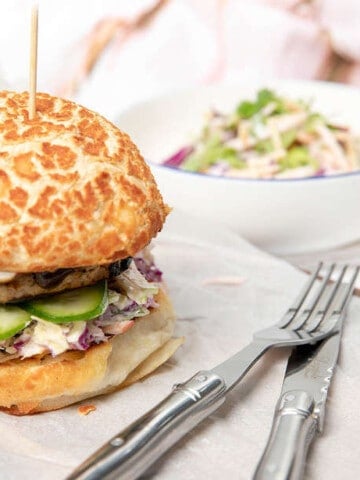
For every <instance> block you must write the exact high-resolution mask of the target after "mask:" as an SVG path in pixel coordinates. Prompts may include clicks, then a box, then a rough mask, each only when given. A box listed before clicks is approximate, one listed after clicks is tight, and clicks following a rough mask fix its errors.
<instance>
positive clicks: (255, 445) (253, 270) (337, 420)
mask: <svg viewBox="0 0 360 480" xmlns="http://www.w3.org/2000/svg"><path fill="white" fill-rule="evenodd" d="M155 243H156V246H155V248H154V254H155V256H156V258H157V263H158V264H159V265H160V266H161V268H162V269H163V271H164V272H165V279H166V281H167V283H168V286H169V289H170V293H171V296H172V298H173V301H174V304H175V308H176V310H177V313H178V316H179V320H178V323H177V329H176V334H177V335H178V336H182V335H184V336H185V337H186V343H185V344H184V346H182V347H181V348H180V349H179V350H178V352H177V353H176V354H175V356H174V357H173V358H172V359H171V360H170V361H168V362H167V363H166V364H165V365H164V366H163V367H161V368H160V369H159V370H158V371H157V372H156V373H155V374H153V375H151V376H150V377H149V378H147V379H145V380H143V381H141V382H139V383H137V384H135V385H133V386H131V387H130V388H127V389H125V390H123V391H120V392H117V393H114V394H111V395H108V396H103V397H98V398H96V399H91V400H89V401H85V402H83V404H94V405H95V406H96V408H97V409H96V411H94V412H92V413H90V414H89V415H88V416H81V415H79V413H78V405H76V406H72V407H69V408H66V409H64V410H60V411H56V412H50V413H45V414H40V415H34V416H29V417H18V418H17V417H11V416H8V415H6V414H3V413H0V478H1V480H10V479H11V480H18V479H19V480H20V479H24V478H30V479H33V478H34V479H37V480H45V479H46V480H48V479H51V480H57V479H63V478H65V476H66V475H67V474H69V473H70V471H71V470H72V469H73V468H74V467H75V466H76V465H77V464H78V463H80V462H81V461H83V460H84V459H85V458H86V457H87V456H88V455H89V454H90V453H92V452H93V451H94V450H96V449H97V448H98V447H100V446H101V445H102V444H103V443H104V442H105V441H106V440H108V439H109V437H111V436H113V435H115V434H116V433H118V432H119V431H120V430H121V429H123V428H124V427H125V426H126V425H127V424H129V423H130V422H131V421H133V420H134V419H135V418H137V417H138V416H139V415H141V414H143V413H144V412H145V411H147V410H148V409H149V408H151V407H152V406H154V405H155V403H157V402H158V401H160V400H161V399H162V398H163V397H164V396H165V395H167V394H168V393H169V391H170V389H171V386H172V385H173V384H174V383H176V382H180V381H184V380H186V379H188V378H189V377H190V376H191V375H193V374H194V373H195V372H196V371H197V370H199V369H203V368H204V369H206V368H211V367H212V366H214V365H216V364H217V363H219V362H221V361H223V360H224V359H226V358H227V357H228V356H230V355H231V354H233V353H235V352H236V351H237V350H238V349H240V348H241V347H243V346H245V345H246V344H247V342H249V341H250V339H251V335H252V332H253V331H254V330H256V329H259V328H260V327H265V326H267V325H269V324H271V323H272V322H274V321H275V320H277V319H278V318H279V316H280V315H281V314H282V313H283V312H284V310H285V309H286V307H287V306H288V305H289V303H290V302H291V301H292V300H293V298H294V296H295V295H296V293H297V292H298V290H299V288H300V286H301V283H302V282H303V281H304V280H305V275H303V274H302V273H299V272H298V271H297V270H296V269H295V268H293V267H291V266H289V265H288V264H286V263H285V262H284V261H281V260H278V259H276V258H273V257H271V256H269V255H267V254H265V253H262V252H260V251H259V250H257V249H256V248H254V247H252V246H250V245H249V244H248V243H246V242H245V241H243V240H241V239H240V238H239V237H237V236H236V235H235V234H232V233H230V232H227V231H225V230H224V229H223V228H221V227H220V226H218V225H216V224H206V223H203V222H201V221H200V220H199V219H195V218H190V217H188V216H184V215H183V214H181V212H173V213H172V215H171V217H170V218H169V220H168V222H167V226H166V228H165V229H164V231H163V232H162V233H161V234H160V235H159V236H158V239H157V240H156V242H155ZM220 280H221V281H224V280H226V282H228V284H222V285H220V284H216V282H218V281H220ZM214 282H215V283H214ZM359 339H360V302H359V300H358V299H354V300H353V302H352V304H351V306H350V309H349V315H348V319H347V322H346V325H345V331H344V337H343V342H342V351H341V358H340V364H339V366H338V368H337V370H336V374H335V378H334V380H333V382H332V385H331V390H330V395H329V399H328V402H327V416H326V424H325V431H324V434H323V436H322V437H319V438H318V439H317V440H316V441H315V442H314V444H313V446H312V448H311V453H310V456H309V462H308V466H307V469H306V478H307V479H311V480H321V479H326V480H332V479H334V480H335V479H336V480H338V479H340V478H341V479H342V480H346V479H349V480H350V479H354V478H358V476H359V475H360V456H359V453H360V447H359V439H360V420H359V413H358V412H359V405H360V382H359V380H360V378H359V377H360V355H359V348H358V344H359ZM287 354H288V351H287V350H276V351H272V352H269V353H268V354H267V355H266V356H265V357H264V358H263V359H262V360H260V362H259V364H258V365H257V366H256V367H255V368H254V369H253V370H252V371H251V372H250V373H249V374H248V376H247V377H245V379H244V380H243V382H242V383H241V384H240V385H239V386H238V387H237V388H236V389H235V390H233V391H232V393H231V394H230V395H229V397H228V400H227V401H226V403H225V405H223V406H222V407H221V408H220V409H219V410H218V411H217V412H215V414H213V415H212V416H211V417H210V418H209V419H207V420H205V421H204V422H203V423H202V424H201V425H200V426H198V427H197V428H196V429H195V430H194V431H193V432H191V433H190V434H189V435H187V436H186V437H185V438H184V439H183V440H181V441H180V442H179V443H178V444H177V445H176V446H175V447H173V448H172V450H171V451H169V452H168V453H167V454H166V455H165V456H164V457H163V459H162V460H161V461H160V462H158V463H157V464H156V465H155V466H154V467H153V468H152V469H151V472H150V473H147V474H146V475H145V476H144V478H149V479H159V480H160V479H161V480H162V479H172V480H183V479H187V480H193V479H194V480H195V479H196V480H199V479H218V478H219V477H221V478H227V479H241V480H242V479H249V478H251V475H252V473H253V471H254V468H255V466H256V464H257V461H258V459H259V458H260V455H261V453H262V450H263V448H264V446H265V443H266V439H267V435H268V433H269V429H270V425H271V421H272V415H273V410H274V406H275V403H276V400H277V398H278V395H279V393H280V389H281V384H282V377H283V373H284V369H285V364H286V357H287ZM15 381H16V379H14V382H15Z"/></svg>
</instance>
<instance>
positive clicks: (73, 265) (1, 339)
mask: <svg viewBox="0 0 360 480" xmlns="http://www.w3.org/2000/svg"><path fill="white" fill-rule="evenodd" d="M28 102H29V98H28V93H27V92H23V93H16V92H10V91H3V92H0V409H1V410H3V411H6V412H8V413H11V414H15V415H24V414H29V413H35V412H42V411H47V410H54V409H58V408H61V407H64V406H67V405H70V404H72V403H75V402H78V401H80V400H83V399H86V398H89V397H92V396H95V395H99V394H103V393H108V392H110V391H113V390H115V389H118V388H119V387H122V386H125V385H128V384H130V383H132V382H134V381H136V380H138V379H139V378H141V377H143V376H144V375H147V374H148V373H150V372H151V371H152V370H154V369H155V368H156V367H158V366H159V365H160V364H162V363H163V362H164V361H166V360H167V359H168V358H169V356H171V355H172V353H173V352H174V351H175V350H176V348H177V347H178V345H179V344H180V343H181V340H180V339H173V338H172V334H173V328H174V321H175V316H174V312H173V309H172V307H171V303H170V301H169V298H168V296H167V293H166V291H165V288H164V285H163V283H162V274H161V272H160V270H159V269H158V268H157V267H156V265H155V264H154V260H153V258H152V255H151V252H150V250H149V248H148V245H149V243H150V241H151V239H152V238H153V237H154V236H155V235H156V234H157V233H158V232H159V231H160V230H161V228H162V226H163V223H164V221H165V218H166V215H167V214H168V212H169V209H168V207H167V206H166V205H165V204H164V202H163V199H162V197H161V194H160V193H159V190H158V188H157V186H156V183H155V181H154V178H153V176H152V174H151V172H150V170H149V168H148V166H147V165H146V163H145V162H144V160H143V158H142V157H141V155H140V153H139V151H138V149H137V148H136V146H135V145H134V144H133V143H132V141H131V140H130V138H129V137H128V135H126V134H125V133H123V132H122V131H120V130H119V129H118V128H116V127H115V126H114V125H113V124H112V123H110V122H109V121H107V120H106V119H104V118H103V117H102V116H100V115H99V114H97V113H95V112H92V111H90V110H88V109H86V108H84V107H82V106H80V105H78V104H76V103H73V102H70V101H68V100H64V99H61V98H57V97H54V96H51V95H48V94H44V93H38V94H37V96H36V116H35V118H34V119H29V114H28Z"/></svg>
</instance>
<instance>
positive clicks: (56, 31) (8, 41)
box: [0, 0, 360, 118]
mask: <svg viewBox="0 0 360 480" xmlns="http://www.w3.org/2000/svg"><path fill="white" fill-rule="evenodd" d="M33 3H34V2H33V1H32V0H12V1H11V2H10V1H3V2H1V4H0V52H1V55H0V80H1V82H2V86H4V87H6V88H9V89H18V90H25V89H27V88H28V55H29V35H30V13H31V12H30V11H31V7H32V5H33ZM38 3H39V65H38V90H40V91H47V92H49V93H53V94H57V95H62V96H65V97H68V98H73V99H76V100H77V101H79V102H80V103H83V104H85V105H86V106H88V107H90V108H93V109H95V110H97V111H99V112H101V113H102V114H104V115H106V116H108V117H110V118H116V115H117V114H118V113H119V112H121V111H122V110H124V109H126V108H128V107H129V106H130V105H132V104H134V103H135V102H138V101H142V100H144V99H147V98H151V97H154V96H157V95H160V94H163V93H168V92H172V91H175V90H177V89H182V88H185V87H189V86H192V85H208V84H213V83H220V82H221V83H226V82H227V83H235V82H236V81H239V80H242V81H251V80H259V79H261V80H263V81H264V83H265V81H266V79H271V78H274V77H276V78H295V79H299V78H300V79H321V80H330V81H337V82H344V83H350V84H360V30H359V28H358V22H357V21H356V19H359V18H360V2H359V0H341V1H339V0H132V1H129V0H103V1H101V0H92V1H85V0H62V1H61V2H60V1H59V0H44V1H40V2H38Z"/></svg>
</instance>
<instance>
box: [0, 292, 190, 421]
mask: <svg viewBox="0 0 360 480" xmlns="http://www.w3.org/2000/svg"><path fill="white" fill-rule="evenodd" d="M156 301H157V303H158V304H159V307H158V308H156V309H154V310H152V311H151V312H150V313H149V314H148V315H146V316H145V317H141V318H139V319H137V320H136V322H135V326H134V327H133V328H132V329H131V330H129V331H128V332H126V333H124V334H121V335H117V336H115V337H113V338H111V339H110V340H109V341H108V342H104V343H101V344H99V345H94V346H93V347H90V348H89V349H88V350H86V351H69V352H65V353H63V354H61V355H58V356H57V357H52V356H51V355H46V356H44V357H41V358H36V357H34V358H28V359H25V360H20V359H15V360H9V361H8V362H6V363H3V364H0V410H3V411H5V412H7V413H11V414H13V415H26V414H30V413H37V412H44V411H49V410H56V409H58V408H62V407H65V406H67V405H71V404H72V403H76V402H79V401H80V400H84V399H86V398H90V397H94V396H95V395H101V394H104V393H108V392H111V391H114V390H116V389H118V388H122V387H125V386H128V385H130V384H131V383H134V382H136V381H137V380H139V379H140V378H142V377H144V376H145V375H148V374H149V373H151V372H152V371H153V370H155V369H156V368H157V367H158V366H160V365H161V364H162V363H164V362H165V361H166V360H167V359H168V358H169V357H170V356H171V355H172V354H173V353H174V352H175V350H176V349H177V348H178V347H179V345H181V343H183V339H181V338H178V339H173V338H171V336H172V333H173V329H174V323H175V315H174V311H173V308H172V305H171V303H170V300H169V298H168V297H167V295H166V294H165V292H164V291H163V290H160V292H159V294H158V296H157V297H156Z"/></svg>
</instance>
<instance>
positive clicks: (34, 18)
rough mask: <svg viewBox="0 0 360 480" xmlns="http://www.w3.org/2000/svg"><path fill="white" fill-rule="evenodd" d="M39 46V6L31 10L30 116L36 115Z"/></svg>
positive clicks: (32, 117)
mask: <svg viewBox="0 0 360 480" xmlns="http://www.w3.org/2000/svg"><path fill="white" fill-rule="evenodd" d="M37 46H38V6H37V5H34V6H33V8H32V11H31V33H30V78H29V118H30V120H33V119H34V118H35V115H36V78H37Z"/></svg>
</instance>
